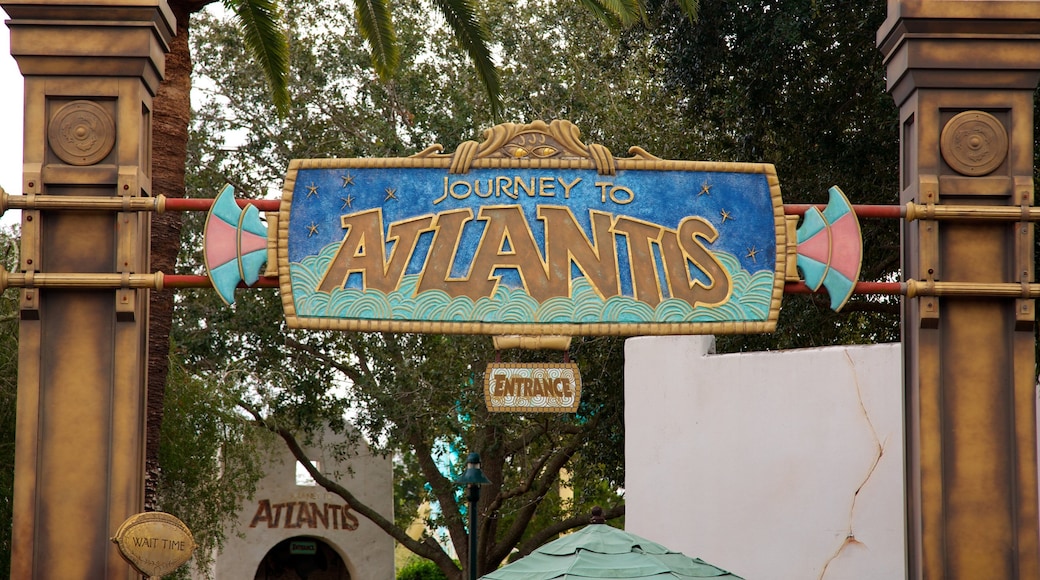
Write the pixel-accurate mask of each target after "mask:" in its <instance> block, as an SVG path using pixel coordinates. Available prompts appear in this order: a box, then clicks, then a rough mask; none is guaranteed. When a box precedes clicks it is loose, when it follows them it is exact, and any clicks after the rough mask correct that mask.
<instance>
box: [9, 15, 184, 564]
mask: <svg viewBox="0 0 1040 580" xmlns="http://www.w3.org/2000/svg"><path fill="white" fill-rule="evenodd" d="M0 5H2V6H3V8H4V10H6V11H7V13H8V15H10V17H11V19H10V20H8V22H7V25H8V27H9V28H10V29H11V54H12V55H13V56H14V58H15V60H16V61H17V62H18V66H19V67H20V69H21V72H22V75H23V76H24V77H25V87H24V89H25V128H24V156H23V161H24V166H23V179H22V188H23V191H22V192H13V193H24V194H25V195H27V196H34V197H35V198H36V199H39V200H43V201H46V200H48V199H55V198H57V197H59V196H65V197H75V198H85V199H86V200H87V203H85V204H81V206H80V208H78V209H75V208H66V209H62V210H53V209H45V208H46V207H47V206H46V204H45V203H44V204H41V205H40V206H39V207H38V208H37V209H27V210H23V212H22V245H21V263H20V270H21V271H22V272H23V273H24V274H25V275H26V281H27V285H28V286H29V287H27V288H24V289H23V290H21V325H20V334H19V361H18V365H19V368H18V371H19V376H18V426H17V441H16V452H15V454H16V457H15V465H16V467H15V493H14V545H13V549H12V567H11V577H12V578H48V579H50V578H53V579H63V580H66V579H83V580H88V579H91V580H93V579H99V578H105V579H119V578H126V579H129V578H138V577H139V574H137V573H136V572H134V571H133V570H132V569H131V568H130V566H129V565H128V564H126V563H125V562H124V561H123V559H122V558H121V556H120V555H119V552H118V550H117V548H116V546H115V545H114V544H113V543H112V542H111V541H110V538H111V537H112V536H113V535H114V534H115V532H116V530H117V528H118V527H119V525H120V524H121V523H122V522H123V521H124V520H125V519H126V518H127V517H129V516H131V515H133V514H135V513H138V512H140V511H142V509H143V508H142V494H143V486H144V484H143V475H144V440H145V439H144V420H145V417H144V409H145V404H144V403H145V401H144V395H145V385H146V349H147V336H148V296H147V290H135V289H133V288H131V287H130V285H129V283H128V282H127V283H126V284H123V286H122V287H121V288H118V289H114V290H113V289H104V288H103V287H100V288H99V287H98V286H97V285H95V287H94V288H89V287H85V286H90V285H91V284H90V282H89V280H88V279H89V278H90V276H89V275H94V274H105V275H107V276H108V277H109V278H111V277H112V275H113V274H117V275H119V276H122V277H123V278H124V279H126V280H129V278H130V275H131V274H141V273H147V272H148V271H149V270H148V268H149V258H148V234H149V216H148V214H146V213H137V212H134V211H130V206H129V205H128V204H127V205H124V206H122V209H107V210H106V209H101V208H91V205H90V203H89V202H90V199H108V200H111V199H112V198H121V199H124V200H129V199H132V198H135V197H143V196H148V195H149V192H150V191H151V167H150V165H151V158H150V151H151V137H152V135H151V118H150V110H151V107H152V97H153V96H154V95H155V92H156V90H157V88H158V84H159V81H160V79H161V78H162V75H163V67H164V54H165V52H166V50H167V47H168V45H169V41H170V39H171V38H172V35H173V32H174V30H175V26H174V19H173V16H172V14H171V12H170V10H169V8H168V7H167V6H166V3H165V1H164V0H105V1H103V2H97V3H86V2H77V3H68V4H64V3H62V2H61V1H60V0H11V1H6V0H3V1H0ZM9 88H10V87H9ZM60 274H76V275H80V276H79V277H78V278H77V277H75V276H73V277H70V278H76V279H77V280H78V282H77V283H70V284H67V285H65V287H53V286H47V287H36V288H34V287H32V284H31V281H32V279H33V277H34V276H39V275H47V276H52V275H60ZM84 274H87V275H88V276H82V275H84ZM42 277H44V276H41V278H42ZM59 278H60V276H59ZM85 280H87V281H86V282H85Z"/></svg>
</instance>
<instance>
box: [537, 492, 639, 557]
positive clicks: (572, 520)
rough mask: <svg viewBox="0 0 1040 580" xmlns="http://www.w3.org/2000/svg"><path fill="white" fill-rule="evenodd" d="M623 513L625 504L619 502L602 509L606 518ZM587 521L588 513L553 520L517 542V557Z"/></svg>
mask: <svg viewBox="0 0 1040 580" xmlns="http://www.w3.org/2000/svg"><path fill="white" fill-rule="evenodd" d="M623 515H625V504H619V505H616V506H614V507H612V508H610V509H608V510H604V511H603V517H604V518H605V519H608V520H612V519H615V518H619V517H621V516H623ZM587 523H589V514H580V515H576V516H571V517H569V518H567V519H565V520H559V521H557V522H554V523H552V524H550V525H548V526H546V527H544V528H542V529H540V530H538V531H537V532H535V533H534V534H532V535H531V537H530V538H527V539H526V540H524V542H523V543H522V544H519V545H518V546H517V547H516V549H517V554H518V557H520V558H523V557H524V556H526V555H528V554H530V553H531V552H533V551H535V550H537V549H538V547H539V546H541V545H542V544H544V543H546V542H548V541H549V540H550V539H552V538H553V537H555V536H557V535H559V534H561V533H563V532H566V531H567V530H570V529H573V528H576V527H578V526H581V525H585V524H587Z"/></svg>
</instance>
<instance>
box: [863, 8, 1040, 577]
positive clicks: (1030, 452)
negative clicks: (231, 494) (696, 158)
mask: <svg viewBox="0 0 1040 580" xmlns="http://www.w3.org/2000/svg"><path fill="white" fill-rule="evenodd" d="M877 38H878V46H879V47H880V49H881V51H882V52H883V53H884V55H885V62H886V66H887V74H888V89H889V91H890V92H891V94H892V95H893V97H894V98H895V100H896V104H897V105H898V106H899V109H900V116H899V120H900V131H901V136H900V139H901V143H902V147H901V149H902V150H901V154H900V175H901V185H900V189H901V194H900V195H901V197H900V199H901V201H902V202H903V203H906V202H913V203H915V204H922V205H925V206H927V205H928V204H935V205H936V206H938V207H940V208H942V206H957V207H958V208H959V209H966V210H967V211H965V212H964V213H965V214H967V217H961V218H959V219H956V220H947V219H939V217H937V216H936V215H932V217H936V219H917V220H915V221H907V222H904V225H903V231H902V236H903V249H902V252H903V256H902V260H903V276H904V278H905V279H906V280H908V281H917V283H911V284H910V286H911V289H912V290H913V289H916V290H918V291H919V292H918V294H917V295H916V296H909V297H908V298H907V299H905V300H904V301H903V348H904V377H905V380H904V383H905V384H904V389H905V411H904V412H905V428H906V458H907V459H906V461H907V464H906V466H907V470H906V471H907V476H906V495H907V535H908V549H907V552H908V561H909V574H908V577H909V578H913V579H934V580H940V579H944V580H969V579H971V580H976V579H979V578H1002V579H1005V578H1008V579H1010V578H1021V579H1026V578H1030V579H1035V578H1040V565H1038V556H1040V544H1038V522H1040V516H1038V510H1037V459H1036V417H1035V414H1036V411H1035V395H1034V392H1035V385H1036V374H1035V368H1036V360H1035V358H1036V356H1035V347H1036V344H1035V340H1034V324H1035V316H1034V301H1033V299H1032V298H1031V296H1032V295H1033V294H1032V290H1031V289H1030V286H1029V285H1030V283H1032V281H1033V226H1032V225H1031V224H1030V223H1029V222H1028V220H1027V218H1026V215H1025V214H1026V213H1027V211H1028V210H1029V208H1030V207H1031V206H1032V205H1033V91H1034V89H1035V88H1036V86H1037V81H1038V79H1040V2H1035V1H1034V2H1031V1H1021V0H901V1H900V0H889V2H888V19H887V20H886V22H885V23H884V25H883V26H882V27H881V29H880V30H879V32H878V36H877ZM992 206H1003V207H1008V206H1010V207H1011V208H1018V209H1020V210H1021V214H1022V217H1021V219H1019V218H1015V219H1014V220H1006V221H995V220H994V219H992V218H991V217H984V216H983V213H984V212H981V211H976V210H972V208H989V207H992ZM973 211H976V213H975V214H974V215H973V213H972V212H973ZM925 216H926V218H927V216H928V214H927V213H925ZM940 217H941V216H940Z"/></svg>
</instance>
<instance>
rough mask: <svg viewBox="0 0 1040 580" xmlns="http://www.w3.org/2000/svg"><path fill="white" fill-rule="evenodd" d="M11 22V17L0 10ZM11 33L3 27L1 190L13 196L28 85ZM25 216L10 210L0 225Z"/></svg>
mask: <svg viewBox="0 0 1040 580" xmlns="http://www.w3.org/2000/svg"><path fill="white" fill-rule="evenodd" d="M0 17H2V18H3V19H4V21H5V22H6V21H7V13H6V12H4V11H3V10H0ZM10 33H11V31H10V30H8V28H7V25H6V24H4V25H3V26H0V111H2V113H0V136H2V137H0V186H2V187H3V188H4V191H6V192H7V193H9V194H11V195H16V194H20V193H22V192H21V182H22V96H23V91H24V90H25V89H24V85H23V83H22V74H21V73H20V72H18V65H17V64H16V63H15V62H14V58H13V57H12V56H11V34H10ZM20 213H21V212H17V211H13V210H8V211H7V212H6V213H4V214H3V215H2V216H0V225H3V226H9V225H12V224H16V223H18V221H19V220H20V217H19V214H20Z"/></svg>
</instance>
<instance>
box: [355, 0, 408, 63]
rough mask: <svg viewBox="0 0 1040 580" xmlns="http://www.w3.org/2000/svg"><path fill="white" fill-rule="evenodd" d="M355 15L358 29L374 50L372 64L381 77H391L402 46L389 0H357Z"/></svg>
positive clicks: (398, 60) (399, 57)
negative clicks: (398, 40)
mask: <svg viewBox="0 0 1040 580" xmlns="http://www.w3.org/2000/svg"><path fill="white" fill-rule="evenodd" d="M354 4H355V6H356V7H357V8H356V9H355V11H354V16H355V18H356V19H357V26H358V30H359V31H360V32H361V36H362V37H363V38H364V39H365V40H366V41H367V42H368V46H369V48H370V49H371V51H372V66H373V68H375V69H376V73H377V74H378V75H379V76H380V78H382V79H384V80H386V79H389V78H390V77H391V76H392V75H393V74H394V71H395V70H396V69H397V65H398V63H399V62H400V59H401V55H400V48H399V47H398V44H397V33H396V32H394V21H393V18H391V16H390V6H389V3H388V1H387V0H357V1H356V2H355V3H354Z"/></svg>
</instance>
